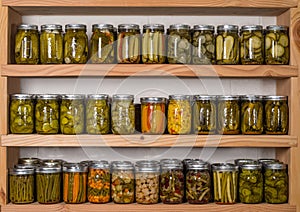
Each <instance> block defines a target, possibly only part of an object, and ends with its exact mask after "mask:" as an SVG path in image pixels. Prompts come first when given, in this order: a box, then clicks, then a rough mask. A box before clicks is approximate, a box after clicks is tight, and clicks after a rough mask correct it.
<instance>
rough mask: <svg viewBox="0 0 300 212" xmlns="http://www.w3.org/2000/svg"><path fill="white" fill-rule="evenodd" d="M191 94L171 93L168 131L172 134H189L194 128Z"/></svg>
mask: <svg viewBox="0 0 300 212" xmlns="http://www.w3.org/2000/svg"><path fill="white" fill-rule="evenodd" d="M191 125H192V106H191V96H188V95H170V96H169V104H168V132H169V133H170V134H171V135H178V134H189V133H190V132H191V128H192V126H191Z"/></svg>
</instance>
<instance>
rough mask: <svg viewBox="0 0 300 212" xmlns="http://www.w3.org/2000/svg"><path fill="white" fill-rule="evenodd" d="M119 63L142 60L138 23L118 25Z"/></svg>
mask: <svg viewBox="0 0 300 212" xmlns="http://www.w3.org/2000/svg"><path fill="white" fill-rule="evenodd" d="M117 58H118V63H139V62H140V27H139V25H137V24H120V25H118V46H117Z"/></svg>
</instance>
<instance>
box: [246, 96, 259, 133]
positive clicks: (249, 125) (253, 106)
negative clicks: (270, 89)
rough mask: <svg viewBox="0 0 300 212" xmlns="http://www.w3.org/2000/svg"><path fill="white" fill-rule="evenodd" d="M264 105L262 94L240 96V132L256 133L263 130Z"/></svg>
mask: <svg viewBox="0 0 300 212" xmlns="http://www.w3.org/2000/svg"><path fill="white" fill-rule="evenodd" d="M263 112H264V106H263V102H262V96H242V103H241V131H242V134H247V135H258V134H262V133H263V130H264V126H263V125H264V123H263V122H264V120H263V117H264V113H263Z"/></svg>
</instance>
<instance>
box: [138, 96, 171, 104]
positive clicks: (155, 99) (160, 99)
mask: <svg viewBox="0 0 300 212" xmlns="http://www.w3.org/2000/svg"><path fill="white" fill-rule="evenodd" d="M140 101H141V103H166V102H167V99H166V98H164V97H142V98H140Z"/></svg>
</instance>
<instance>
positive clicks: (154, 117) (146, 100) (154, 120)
mask: <svg viewBox="0 0 300 212" xmlns="http://www.w3.org/2000/svg"><path fill="white" fill-rule="evenodd" d="M141 105H142V106H141V125H142V126H141V127H142V133H147V134H163V133H164V132H165V128H166V114H165V113H166V98H162V97H143V98H141Z"/></svg>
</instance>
